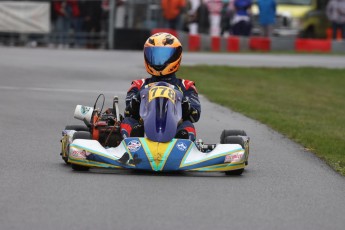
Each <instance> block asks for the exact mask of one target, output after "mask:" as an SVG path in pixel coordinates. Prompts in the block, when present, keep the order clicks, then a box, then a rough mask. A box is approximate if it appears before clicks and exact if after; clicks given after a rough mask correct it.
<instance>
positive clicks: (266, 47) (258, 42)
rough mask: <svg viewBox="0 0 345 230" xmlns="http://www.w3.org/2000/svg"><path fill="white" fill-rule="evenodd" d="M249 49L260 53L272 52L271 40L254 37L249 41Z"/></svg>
mask: <svg viewBox="0 0 345 230" xmlns="http://www.w3.org/2000/svg"><path fill="white" fill-rule="evenodd" d="M249 49H251V50H259V51H270V50H271V39H269V38H265V37H252V38H250V39H249Z"/></svg>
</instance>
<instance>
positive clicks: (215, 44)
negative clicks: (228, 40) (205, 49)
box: [211, 37, 221, 52]
mask: <svg viewBox="0 0 345 230" xmlns="http://www.w3.org/2000/svg"><path fill="white" fill-rule="evenodd" d="M220 42H221V39H220V37H211V50H212V51H213V52H219V51H220Z"/></svg>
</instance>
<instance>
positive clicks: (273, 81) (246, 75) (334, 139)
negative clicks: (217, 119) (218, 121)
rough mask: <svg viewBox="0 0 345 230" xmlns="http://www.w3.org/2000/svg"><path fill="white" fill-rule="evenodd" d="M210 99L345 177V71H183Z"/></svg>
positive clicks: (199, 68) (210, 68)
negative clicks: (289, 141)
mask: <svg viewBox="0 0 345 230" xmlns="http://www.w3.org/2000/svg"><path fill="white" fill-rule="evenodd" d="M178 75H179V76H181V77H184V78H187V79H190V80H193V81H195V82H196V85H197V88H198V90H199V92H200V93H202V94H203V95H205V96H206V97H207V98H208V99H210V100H211V101H213V102H215V103H218V104H221V105H223V106H227V107H229V108H231V109H233V110H234V111H238V112H240V113H242V114H244V115H246V116H248V117H251V118H253V119H255V120H258V121H260V122H262V123H264V124H267V125H268V126H270V127H272V128H273V129H275V130H277V131H278V132H280V133H282V134H284V135H286V136H287V137H289V138H290V139H292V140H294V141H296V142H297V143H300V144H302V145H303V146H304V147H305V148H306V149H308V150H310V151H312V152H313V153H315V154H316V155H317V156H319V157H320V158H321V159H323V160H325V161H326V162H327V163H328V164H329V165H330V166H331V167H332V168H334V169H335V170H336V171H338V172H339V173H341V174H342V175H345V69H326V68H235V67H224V66H220V67H215V66H195V67H183V68H181V70H180V71H179V74H178Z"/></svg>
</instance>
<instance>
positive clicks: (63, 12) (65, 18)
mask: <svg viewBox="0 0 345 230" xmlns="http://www.w3.org/2000/svg"><path fill="white" fill-rule="evenodd" d="M53 7H54V13H55V15H56V19H55V28H54V29H55V35H56V39H55V44H56V45H58V47H59V48H68V47H69V36H68V34H69V29H70V27H71V24H74V27H76V24H77V23H76V22H75V21H72V20H73V19H76V18H78V17H79V16H80V12H79V7H78V4H77V1H76V0H61V1H55V2H53ZM74 29H76V28H74ZM77 29H79V28H77Z"/></svg>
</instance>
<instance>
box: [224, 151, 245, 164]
mask: <svg viewBox="0 0 345 230" xmlns="http://www.w3.org/2000/svg"><path fill="white" fill-rule="evenodd" d="M243 154H244V153H243V152H240V153H235V154H232V155H226V156H225V159H224V163H231V162H237V161H240V160H241V159H242V157H243Z"/></svg>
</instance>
